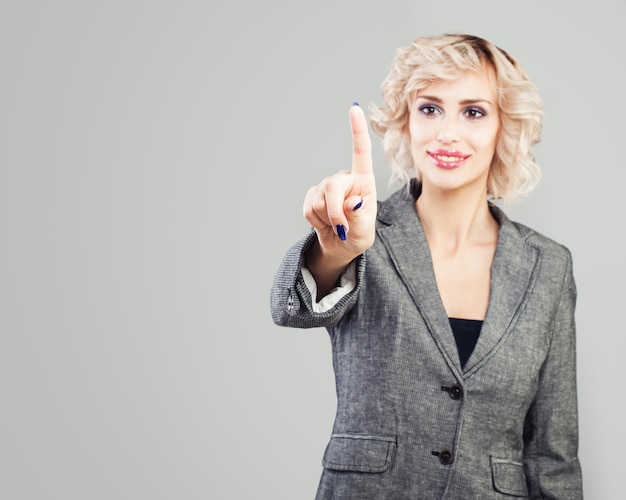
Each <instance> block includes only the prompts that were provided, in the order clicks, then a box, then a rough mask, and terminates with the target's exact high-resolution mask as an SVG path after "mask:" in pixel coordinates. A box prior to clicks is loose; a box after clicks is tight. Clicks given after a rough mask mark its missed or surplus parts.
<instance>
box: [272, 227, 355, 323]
mask: <svg viewBox="0 0 626 500" xmlns="http://www.w3.org/2000/svg"><path fill="white" fill-rule="evenodd" d="M316 238H317V235H316V234H315V232H314V231H312V232H311V233H309V235H308V236H306V237H305V238H303V239H302V240H300V241H299V242H297V243H295V244H294V245H293V246H292V247H291V248H290V249H289V250H288V251H287V253H286V254H285V256H284V257H283V259H282V262H281V263H280V266H279V268H278V271H277V272H276V274H275V275H274V281H273V283H272V289H271V293H270V309H271V313H272V320H273V321H274V323H276V324H277V325H279V326H288V327H293V328H315V327H326V326H330V325H333V324H335V323H337V322H338V321H339V320H340V319H341V318H342V317H343V315H344V314H345V313H346V312H347V311H349V310H350V309H351V308H352V306H354V304H355V302H356V299H357V297H358V294H359V291H360V289H361V286H362V283H363V275H364V272H365V255H364V254H362V255H360V256H359V257H357V258H356V273H355V275H356V286H355V287H354V289H353V290H352V291H350V292H348V293H347V294H346V295H345V296H343V297H342V298H341V299H339V300H338V301H337V303H336V304H335V305H334V306H333V307H332V308H331V309H329V310H327V311H324V312H315V311H314V310H313V298H312V297H311V292H310V291H309V289H308V287H307V286H306V284H305V282H304V278H303V277H302V267H303V262H304V253H305V252H306V251H307V249H308V248H309V247H310V246H311V245H312V244H313V243H314V242H315V239H316Z"/></svg>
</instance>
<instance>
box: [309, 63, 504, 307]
mask: <svg viewBox="0 0 626 500" xmlns="http://www.w3.org/2000/svg"><path fill="white" fill-rule="evenodd" d="M493 81H494V78H493V70H491V69H490V68H483V71H480V72H467V73H463V74H462V75H461V76H460V77H459V78H458V79H457V80H454V81H450V82H449V81H439V82H434V83H432V84H431V85H429V86H428V87H426V88H424V89H422V90H421V91H420V92H419V93H418V94H417V96H416V100H415V102H414V103H413V104H412V105H411V110H410V115H409V122H408V126H407V133H408V134H409V135H410V139H411V153H412V156H413V159H414V162H415V165H416V167H417V168H418V169H419V171H420V174H421V179H422V194H421V196H420V197H419V199H418V201H417V202H416V207H417V211H418V214H419V217H420V220H421V222H422V225H423V227H424V230H425V232H426V236H427V240H428V244H429V248H430V251H431V258H432V262H433V267H434V271H435V277H436V279H437V285H438V288H439V293H440V297H441V300H442V302H443V305H444V307H445V309H446V312H447V313H448V316H450V317H458V318H467V319H484V317H485V314H486V310H487V305H488V302H489V282H490V268H491V263H492V261H493V255H494V253H495V248H496V244H497V237H498V224H497V222H496V221H495V219H493V217H492V216H491V214H490V212H489V209H488V204H487V199H486V194H487V177H488V175H489V168H490V165H491V160H492V158H493V155H494V151H495V146H496V144H497V140H498V134H499V131H500V119H499V114H498V108H497V96H496V93H495V90H494V87H493V83H492V82H493ZM350 124H351V128H352V145H353V159H352V170H351V171H342V172H339V173H337V174H335V175H333V176H331V177H327V178H326V179H324V180H323V181H322V182H321V183H320V184H318V185H317V186H314V187H312V188H311V189H310V190H309V191H308V193H307V195H306V197H305V201H304V207H303V211H304V216H305V218H306V219H307V221H308V222H309V223H310V224H311V225H312V226H313V228H314V229H315V231H316V232H317V236H318V241H317V243H316V244H314V245H313V246H312V247H311V248H310V249H309V251H308V252H307V254H306V255H305V265H306V267H307V268H308V269H309V271H310V272H311V273H312V274H313V277H314V278H315V280H316V283H317V286H318V296H317V299H318V300H319V299H320V298H322V297H323V296H325V295H327V294H328V293H329V292H330V290H332V288H333V287H334V286H336V283H337V281H338V279H339V277H340V276H341V274H342V273H343V271H344V270H345V269H346V267H347V265H348V264H349V263H350V262H351V261H352V260H353V259H354V258H356V257H357V256H358V255H360V254H361V253H363V252H364V251H365V250H367V249H368V248H369V247H370V246H371V245H372V244H373V242H374V237H375V219H376V187H375V179H374V174H373V169H372V157H371V141H370V137H369V133H368V129H367V122H366V119H365V116H364V114H363V111H362V110H361V108H359V107H358V106H353V107H352V108H351V109H350ZM442 150H444V151H448V152H450V153H451V154H454V155H461V156H460V157H459V158H455V159H454V160H455V161H454V162H453V161H448V160H451V159H450V158H446V157H442V156H441V155H439V157H437V155H435V154H434V152H441V151H442ZM361 200H362V201H363V203H362V205H361V206H360V208H358V209H357V210H353V209H354V207H355V206H356V205H357V204H358V203H359V202H360V201H361ZM338 224H341V225H343V226H344V227H345V229H346V240H345V241H342V240H341V239H340V238H339V237H338V234H337V230H336V227H337V225H338Z"/></svg>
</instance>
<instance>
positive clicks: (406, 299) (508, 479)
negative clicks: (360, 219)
mask: <svg viewBox="0 0 626 500" xmlns="http://www.w3.org/2000/svg"><path fill="white" fill-rule="evenodd" d="M491 210H492V213H493V215H494V217H495V218H496V219H497V220H498V221H499V223H500V230H499V236H498V243H497V248H496V253H495V257H494V261H493V264H492V269H491V292H490V302H489V307H488V310H487V316H486V318H485V321H484V323H483V327H482V330H481V334H480V337H479V339H478V343H477V345H476V348H475V350H474V352H473V353H472V355H471V357H470V358H469V360H468V361H467V363H466V364H465V367H464V368H463V369H462V368H461V365H460V361H459V355H458V351H457V348H456V343H455V340H454V337H453V334H452V331H451V328H450V325H449V321H448V318H447V316H446V312H445V310H444V307H443V304H442V302H441V299H440V296H439V294H438V290H437V285H436V281H435V276H434V272H433V267H432V262H431V260H430V253H429V248H428V245H427V242H426V238H425V235H424V231H423V229H422V226H421V223H420V221H419V218H418V216H417V212H416V210H415V203H414V199H413V197H412V196H411V195H410V194H409V193H408V192H407V191H406V190H405V189H401V190H399V191H397V192H396V193H394V194H393V195H392V196H391V197H389V198H388V199H387V200H386V201H384V202H379V207H378V216H377V223H376V224H377V225H376V241H375V243H374V245H373V246H372V247H371V248H370V249H369V250H367V251H366V252H365V254H363V255H361V256H360V257H359V258H358V259H357V273H356V274H357V283H356V288H355V289H354V290H353V291H352V292H350V293H349V294H348V295H346V296H345V297H343V298H342V299H341V300H339V302H338V303H337V304H336V306H335V307H334V308H332V309H331V310H330V311H327V312H324V313H315V312H313V310H312V306H311V295H310V293H309V290H308V289H307V287H306V285H305V284H304V281H303V279H302V274H301V266H302V255H303V252H304V251H305V250H306V249H307V248H308V246H309V245H310V244H311V243H312V242H313V241H314V239H315V237H316V236H315V233H313V232H312V233H311V234H310V235H308V236H307V237H306V238H304V239H303V240H302V241H300V242H298V243H297V244H295V245H294V246H293V247H292V248H291V249H290V250H289V251H288V252H287V254H286V255H285V257H284V259H283V261H282V264H281V265H280V268H279V269H278V272H277V273H276V275H275V278H274V283H273V286H272V292H271V311H272V318H273V320H274V322H275V323H276V324H278V325H282V326H288V327H296V328H312V327H320V326H324V327H326V328H327V330H328V332H329V334H330V340H331V344H332V353H333V366H334V370H335V377H336V388H337V414H336V419H335V423H334V427H333V432H332V435H331V437H330V441H329V443H328V446H327V447H326V451H325V453H324V457H323V461H322V463H323V466H324V469H323V472H322V477H321V480H320V484H319V488H318V492H317V497H316V498H318V499H353V500H377V499H392V500H403V499H407V500H408V499H412V500H415V499H428V500H432V499H444V498H445V499H459V500H469V499H480V500H485V499H492V498H493V499H496V498H499V499H504V498H515V497H517V498H551V499H560V500H577V499H580V498H582V484H581V483H582V481H581V470H580V465H579V461H578V457H577V449H578V421H577V402H576V353H575V325H574V307H575V302H576V286H575V283H574V278H573V274H572V261H571V255H570V252H569V251H568V250H567V249H566V248H565V247H563V246H562V245H559V244H557V243H555V242H554V241H552V240H550V239H548V238H546V237H545V236H542V235H540V234H538V233H536V232H535V231H533V230H531V229H529V228H527V227H525V226H523V225H521V224H517V223H514V222H511V221H510V220H509V219H508V218H507V217H506V216H505V215H504V213H503V212H502V211H501V210H499V209H498V208H497V207H495V206H492V207H491Z"/></svg>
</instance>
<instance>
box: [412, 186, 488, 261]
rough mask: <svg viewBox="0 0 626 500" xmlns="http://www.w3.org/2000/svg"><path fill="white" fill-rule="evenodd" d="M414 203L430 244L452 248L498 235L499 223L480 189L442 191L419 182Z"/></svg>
mask: <svg viewBox="0 0 626 500" xmlns="http://www.w3.org/2000/svg"><path fill="white" fill-rule="evenodd" d="M416 207H417V212H418V214H419V217H420V221H421V222H422V226H423V227H424V231H425V233H426V237H427V239H428V242H429V244H430V245H431V246H432V245H437V246H444V247H446V248H448V249H449V250H455V249H458V248H459V247H462V246H464V245H466V244H479V245H481V244H489V243H493V242H494V241H495V240H496V239H497V234H498V223H497V222H496V220H495V219H494V218H493V216H492V215H491V212H490V211H489V205H488V203H487V199H486V192H484V191H483V190H480V191H477V190H465V191H462V190H459V191H443V190H438V189H429V188H428V186H422V193H421V195H420V197H419V198H418V199H417V201H416Z"/></svg>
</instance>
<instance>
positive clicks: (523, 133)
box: [370, 33, 543, 202]
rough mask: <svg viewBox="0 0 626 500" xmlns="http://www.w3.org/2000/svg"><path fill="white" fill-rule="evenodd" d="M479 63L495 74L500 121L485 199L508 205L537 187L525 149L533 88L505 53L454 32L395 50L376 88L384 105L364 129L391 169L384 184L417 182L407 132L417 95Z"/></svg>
mask: <svg viewBox="0 0 626 500" xmlns="http://www.w3.org/2000/svg"><path fill="white" fill-rule="evenodd" d="M485 65H488V66H491V67H492V68H493V70H494V73H495V82H494V85H495V91H496V94H497V96H498V108H499V112H500V113H499V114H500V121H501V126H500V134H499V137H498V143H497V145H496V150H495V154H494V157H493V160H492V163H491V168H490V171H489V178H488V180H487V196H488V197H489V198H490V199H493V200H498V199H503V200H506V201H507V202H510V201H512V200H514V199H516V198H517V197H518V196H519V195H521V194H523V193H527V192H528V191H530V190H531V189H533V188H534V187H535V186H536V185H537V183H538V182H539V179H540V177H541V171H540V169H539V166H538V165H537V163H535V158H534V155H533V154H532V151H531V148H532V146H534V145H535V144H537V143H538V142H539V141H540V140H541V129H542V117H543V109H542V103H541V99H540V98H539V94H538V92H537V88H536V87H535V85H534V83H533V82H531V81H530V79H529V78H528V76H527V74H526V72H525V70H524V69H523V68H522V66H521V65H520V63H519V62H518V61H517V60H516V59H515V58H514V57H512V56H511V55H510V54H508V53H507V52H505V51H504V50H502V49H500V48H499V47H497V46H495V45H494V44H492V43H491V42H489V41H487V40H484V39H483V38H479V37H477V36H472V35H467V34H455V33H446V34H443V35H436V36H422V37H419V38H416V39H415V40H414V41H413V42H412V43H411V45H409V46H408V47H405V48H400V49H398V50H397V51H396V55H395V58H394V60H393V62H392V65H391V69H390V71H389V73H388V75H387V77H386V78H385V80H384V81H383V84H382V86H381V88H382V94H383V98H384V102H385V104H384V105H382V106H375V105H374V106H372V107H371V109H370V110H371V117H370V125H371V127H372V130H373V131H374V132H375V133H376V134H378V135H379V136H381V137H382V146H383V150H384V152H385V156H386V158H387V161H388V162H389V164H390V165H391V168H392V176H391V179H390V183H393V182H394V181H400V182H401V183H402V184H407V185H408V184H409V181H410V179H411V178H417V179H419V178H420V173H419V171H418V169H417V167H416V165H415V163H414V161H413V158H412V156H411V149H410V137H409V131H408V130H409V128H408V121H409V111H410V108H411V106H412V105H413V102H414V101H415V98H416V94H417V92H418V91H419V90H421V89H423V88H424V87H426V86H428V85H429V84H430V83H431V82H434V81H438V80H454V79H456V78H458V77H459V76H460V75H461V73H463V72H465V71H468V70H474V71H480V70H482V69H483V68H484V66H485Z"/></svg>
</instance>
